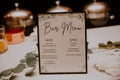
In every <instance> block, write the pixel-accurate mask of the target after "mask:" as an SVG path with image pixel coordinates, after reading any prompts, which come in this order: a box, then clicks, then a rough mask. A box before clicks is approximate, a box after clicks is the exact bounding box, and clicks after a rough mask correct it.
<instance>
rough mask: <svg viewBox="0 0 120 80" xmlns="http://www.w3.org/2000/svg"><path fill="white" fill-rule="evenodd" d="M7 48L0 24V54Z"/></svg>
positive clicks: (3, 29)
mask: <svg viewBox="0 0 120 80" xmlns="http://www.w3.org/2000/svg"><path fill="white" fill-rule="evenodd" d="M7 49H8V45H7V40H6V36H5V28H4V26H3V25H0V54H1V53H3V52H5V51H6V50H7Z"/></svg>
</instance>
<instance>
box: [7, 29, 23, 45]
mask: <svg viewBox="0 0 120 80" xmlns="http://www.w3.org/2000/svg"><path fill="white" fill-rule="evenodd" d="M6 38H7V42H8V44H17V43H21V42H23V41H24V39H25V35H24V28H23V27H13V28H8V29H7V30H6Z"/></svg>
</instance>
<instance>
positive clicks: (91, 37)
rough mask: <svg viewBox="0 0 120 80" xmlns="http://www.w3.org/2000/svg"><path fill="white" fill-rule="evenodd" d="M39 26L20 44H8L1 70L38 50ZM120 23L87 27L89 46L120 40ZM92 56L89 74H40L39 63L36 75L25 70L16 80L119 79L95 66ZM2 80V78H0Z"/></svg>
mask: <svg viewBox="0 0 120 80" xmlns="http://www.w3.org/2000/svg"><path fill="white" fill-rule="evenodd" d="M36 29H37V27H36V28H35V30H34V32H33V33H32V34H31V35H30V36H28V37H26V38H25V41H24V42H22V43H20V44H14V45H8V50H7V51H6V52H5V53H3V54H0V72H1V71H3V70H6V69H9V68H13V67H15V66H16V65H18V64H19V62H20V60H21V59H23V58H24V57H25V55H26V54H27V53H28V52H31V51H35V52H36V53H38V52H37V51H38V50H37V46H36V44H37V32H36V31H37V30H36ZM119 34H120V25H114V26H108V27H101V28H91V29H87V42H88V43H89V44H88V48H95V47H97V46H98V43H99V42H107V41H120V36H119ZM91 55H92V54H91ZM91 55H90V56H91ZM93 60H94V59H92V57H90V58H89V59H88V72H87V74H54V75H53V74H51V75H43V74H39V64H37V66H36V69H35V75H34V76H31V77H27V76H25V71H23V72H21V73H18V74H17V75H18V77H17V79H16V80H117V79H116V78H114V77H112V76H110V75H107V74H105V73H102V72H99V71H97V70H96V69H94V68H93V65H92V61H93ZM38 63H39V62H38ZM0 80H2V79H0Z"/></svg>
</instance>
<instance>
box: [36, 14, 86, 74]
mask: <svg viewBox="0 0 120 80" xmlns="http://www.w3.org/2000/svg"><path fill="white" fill-rule="evenodd" d="M38 24H39V25H38V46H39V65H40V66H39V67H40V74H59V73H60V74H61V73H63V74H64V73H65V74H66V73H86V72H87V60H86V33H85V32H86V31H85V13H84V12H78V13H46V14H39V15H38Z"/></svg>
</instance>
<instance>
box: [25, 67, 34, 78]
mask: <svg viewBox="0 0 120 80" xmlns="http://www.w3.org/2000/svg"><path fill="white" fill-rule="evenodd" d="M34 70H35V67H33V68H32V69H31V70H29V71H28V72H26V74H25V76H33V75H34Z"/></svg>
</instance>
